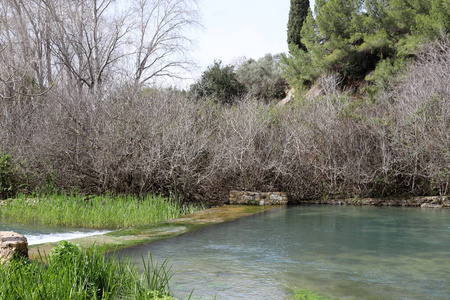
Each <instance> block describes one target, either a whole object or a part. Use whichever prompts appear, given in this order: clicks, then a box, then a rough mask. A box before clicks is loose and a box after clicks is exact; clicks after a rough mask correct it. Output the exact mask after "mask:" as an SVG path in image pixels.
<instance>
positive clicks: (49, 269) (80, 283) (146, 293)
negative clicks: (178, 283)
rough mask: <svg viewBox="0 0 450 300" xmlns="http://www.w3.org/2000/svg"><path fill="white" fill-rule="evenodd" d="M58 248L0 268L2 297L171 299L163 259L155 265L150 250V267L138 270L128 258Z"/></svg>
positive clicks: (67, 246) (29, 299)
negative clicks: (37, 258) (37, 259)
mask: <svg viewBox="0 0 450 300" xmlns="http://www.w3.org/2000/svg"><path fill="white" fill-rule="evenodd" d="M57 248H58V249H57V251H56V252H54V253H50V255H48V256H47V255H44V256H41V259H40V261H34V262H29V261H25V260H21V261H11V262H10V263H9V264H8V265H6V266H0V278H1V281H0V299H3V300H9V299H14V300H16V299H17V300H21V299H23V300H34V299H73V300H77V299H80V300H81V299H83V300H84V299H159V300H169V299H172V297H171V295H170V292H169V290H168V280H169V279H170V278H171V274H170V269H167V262H164V263H163V264H162V265H161V266H160V267H157V266H156V265H155V264H154V263H153V261H152V260H151V256H150V254H149V260H148V264H147V265H148V268H147V269H145V272H144V274H139V271H138V268H137V267H135V266H133V265H132V264H131V262H130V261H129V260H121V259H118V258H116V257H114V256H112V257H111V256H110V257H108V256H105V255H104V254H103V253H102V252H100V251H96V250H95V249H79V248H78V247H76V246H75V245H74V244H72V243H68V242H65V241H63V242H61V244H60V245H59V246H58V247H57ZM42 261H48V263H47V264H44V263H43V262H42ZM144 263H146V261H144ZM149 278H150V279H149ZM149 282H152V285H149Z"/></svg>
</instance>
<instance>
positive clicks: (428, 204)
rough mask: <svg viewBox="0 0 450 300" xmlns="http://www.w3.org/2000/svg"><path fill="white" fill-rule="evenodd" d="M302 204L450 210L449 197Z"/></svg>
mask: <svg viewBox="0 0 450 300" xmlns="http://www.w3.org/2000/svg"><path fill="white" fill-rule="evenodd" d="M297 203H302V204H334V205H374V206H420V207H423V208H450V197H449V196H423V197H411V198H404V199H395V198H350V199H322V200H302V201H298V202H297Z"/></svg>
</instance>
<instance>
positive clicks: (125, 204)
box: [0, 194, 200, 250]
mask: <svg viewBox="0 0 450 300" xmlns="http://www.w3.org/2000/svg"><path fill="white" fill-rule="evenodd" d="M199 209H200V208H198V207H195V206H188V205H181V204H180V203H178V202H177V201H175V200H173V199H166V198H163V197H161V196H151V195H146V196H142V197H140V198H137V197H133V196H126V197H109V196H104V197H98V196H97V197H96V196H91V197H83V196H80V195H77V194H72V195H70V196H66V195H47V196H42V197H37V198H34V199H33V200H30V199H29V198H27V197H25V196H23V197H21V198H19V199H14V200H13V201H10V202H8V204H7V205H5V206H3V207H2V209H1V210H0V216H1V218H2V219H6V220H14V221H15V222H21V223H40V224H47V225H56V226H70V227H87V228H127V227H134V226H139V225H148V224H152V223H157V222H161V221H164V220H167V219H172V218H177V217H179V216H181V215H184V214H188V213H192V212H194V211H197V210H199ZM63 246H64V245H63ZM64 249H67V248H64ZM61 250H62V249H61ZM69 250H70V249H69Z"/></svg>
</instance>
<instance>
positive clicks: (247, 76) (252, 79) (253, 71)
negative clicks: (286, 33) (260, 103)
mask: <svg viewBox="0 0 450 300" xmlns="http://www.w3.org/2000/svg"><path fill="white" fill-rule="evenodd" d="M279 61H280V55H275V56H272V55H270V54H267V55H266V56H264V57H262V58H260V59H258V60H254V59H249V60H247V61H245V62H244V63H242V64H241V65H240V66H239V67H238V69H237V71H236V74H237V78H238V80H239V82H241V83H242V84H243V85H244V86H245V87H246V90H247V92H248V93H249V95H250V96H252V97H256V98H257V99H260V100H264V101H266V102H268V101H270V100H273V99H282V98H284V97H285V91H286V89H287V84H286V81H285V80H284V79H283V77H282V76H281V68H280V66H279Z"/></svg>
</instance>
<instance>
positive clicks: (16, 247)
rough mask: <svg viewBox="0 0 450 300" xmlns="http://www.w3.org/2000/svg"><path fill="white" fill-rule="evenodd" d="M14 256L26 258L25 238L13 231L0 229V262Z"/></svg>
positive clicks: (26, 243)
mask: <svg viewBox="0 0 450 300" xmlns="http://www.w3.org/2000/svg"><path fill="white" fill-rule="evenodd" d="M16 257H24V258H28V241H27V238H26V237H25V236H23V235H22V234H19V233H16V232H13V231H0V263H1V264H4V263H5V262H7V261H9V260H10V259H11V258H16Z"/></svg>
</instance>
